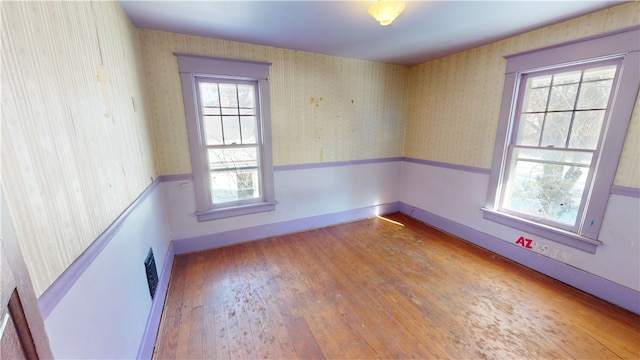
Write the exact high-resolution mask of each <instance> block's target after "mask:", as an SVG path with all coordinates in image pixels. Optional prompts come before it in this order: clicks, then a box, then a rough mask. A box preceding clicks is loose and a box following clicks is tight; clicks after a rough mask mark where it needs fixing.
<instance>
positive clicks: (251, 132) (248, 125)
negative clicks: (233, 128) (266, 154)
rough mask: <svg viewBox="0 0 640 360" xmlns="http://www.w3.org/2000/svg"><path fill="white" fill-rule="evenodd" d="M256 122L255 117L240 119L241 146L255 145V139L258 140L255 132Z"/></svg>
mask: <svg viewBox="0 0 640 360" xmlns="http://www.w3.org/2000/svg"><path fill="white" fill-rule="evenodd" d="M256 121H257V119H256V117H255V116H242V117H241V118H240V125H241V129H242V143H243V144H255V143H257V141H256V139H257V138H258V134H257V132H256V130H257V129H256Z"/></svg>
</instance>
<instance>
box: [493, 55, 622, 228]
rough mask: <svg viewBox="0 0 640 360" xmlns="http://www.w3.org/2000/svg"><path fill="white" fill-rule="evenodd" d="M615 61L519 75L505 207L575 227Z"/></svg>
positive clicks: (581, 207)
mask: <svg viewBox="0 0 640 360" xmlns="http://www.w3.org/2000/svg"><path fill="white" fill-rule="evenodd" d="M618 63H619V61H613V62H612V61H609V62H604V63H602V62H600V63H590V64H585V65H583V66H581V67H578V68H575V67H574V68H572V69H560V70H553V71H546V72H541V73H529V74H525V75H523V76H522V79H521V84H522V86H521V90H520V94H519V106H518V109H519V111H518V116H517V119H516V125H515V127H514V129H517V130H516V131H515V132H514V136H513V139H512V144H511V145H510V146H509V161H508V165H507V166H508V168H507V169H506V173H507V176H506V179H507V181H506V183H507V185H506V187H505V189H504V193H503V198H502V207H501V208H502V210H503V211H506V212H513V213H517V214H520V215H522V216H525V217H528V218H531V219H535V220H537V221H542V222H546V223H549V224H553V225H556V226H558V227H561V228H566V229H568V230H577V227H578V225H579V224H578V221H579V219H580V218H581V212H582V210H583V208H584V206H583V204H584V202H585V200H586V199H587V197H588V195H589V193H588V189H589V188H590V180H591V178H592V171H593V166H592V165H593V164H594V161H595V160H596V156H597V151H598V147H599V144H600V139H601V134H602V132H603V125H604V124H605V119H606V115H607V107H608V104H609V100H610V97H611V92H612V89H613V85H614V80H615V77H616V70H617V68H618Z"/></svg>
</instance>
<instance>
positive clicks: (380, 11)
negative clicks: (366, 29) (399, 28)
mask: <svg viewBox="0 0 640 360" xmlns="http://www.w3.org/2000/svg"><path fill="white" fill-rule="evenodd" d="M405 6H406V5H405V3H404V2H402V1H384V0H380V1H378V2H377V3H375V4H373V5H371V7H370V8H369V15H371V16H373V18H374V19H376V20H377V21H378V22H380V25H382V26H387V25H389V24H391V22H393V20H395V18H397V17H398V15H400V14H401V13H402V12H403V11H404V8H405Z"/></svg>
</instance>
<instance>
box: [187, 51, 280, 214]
mask: <svg viewBox="0 0 640 360" xmlns="http://www.w3.org/2000/svg"><path fill="white" fill-rule="evenodd" d="M174 55H176V56H177V58H178V68H179V70H180V79H181V83H182V95H183V101H184V108H185V116H186V121H187V136H188V138H189V151H190V153H191V168H192V173H193V184H194V190H195V196H196V216H197V218H198V221H207V220H215V219H222V218H227V217H232V216H240V215H247V214H252V213H257V212H263V211H271V210H274V209H275V205H276V204H277V201H276V200H275V191H274V180H273V157H272V149H271V106H270V103H271V101H270V93H269V83H268V79H269V67H270V66H271V64H270V63H263V62H253V61H241V60H233V59H224V58H214V57H207V56H198V55H188V54H182V53H174ZM196 76H211V77H218V78H224V77H227V78H231V79H236V80H251V81H257V83H258V93H259V94H258V99H259V104H258V106H259V107H260V109H259V112H260V119H261V131H260V134H261V136H262V138H261V142H262V151H261V158H260V161H259V163H260V170H261V177H262V181H263V184H262V187H263V192H264V193H263V194H262V196H263V197H262V201H259V202H255V203H250V204H242V205H230V206H228V207H220V206H218V205H216V206H215V207H214V206H213V204H212V202H211V200H210V198H211V196H210V195H209V194H210V193H211V192H210V189H209V183H208V181H206V179H208V177H207V176H206V171H207V170H208V166H207V156H206V154H205V153H204V150H203V149H204V147H203V144H202V140H201V139H202V138H203V137H202V136H200V135H201V134H200V126H199V125H198V124H199V119H198V109H197V99H196V96H197V95H196V94H197V93H196V88H195V81H194V79H195V77H196Z"/></svg>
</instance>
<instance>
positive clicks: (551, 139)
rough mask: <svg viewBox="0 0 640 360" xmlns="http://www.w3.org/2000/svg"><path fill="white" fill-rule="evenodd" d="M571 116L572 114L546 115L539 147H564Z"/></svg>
mask: <svg viewBox="0 0 640 360" xmlns="http://www.w3.org/2000/svg"><path fill="white" fill-rule="evenodd" d="M572 114H573V113H572V112H560V113H548V114H547V117H546V119H545V122H544V130H543V132H542V141H541V142H540V146H542V147H556V148H563V147H565V145H566V143H567V135H569V126H570V125H571V115H572Z"/></svg>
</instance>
